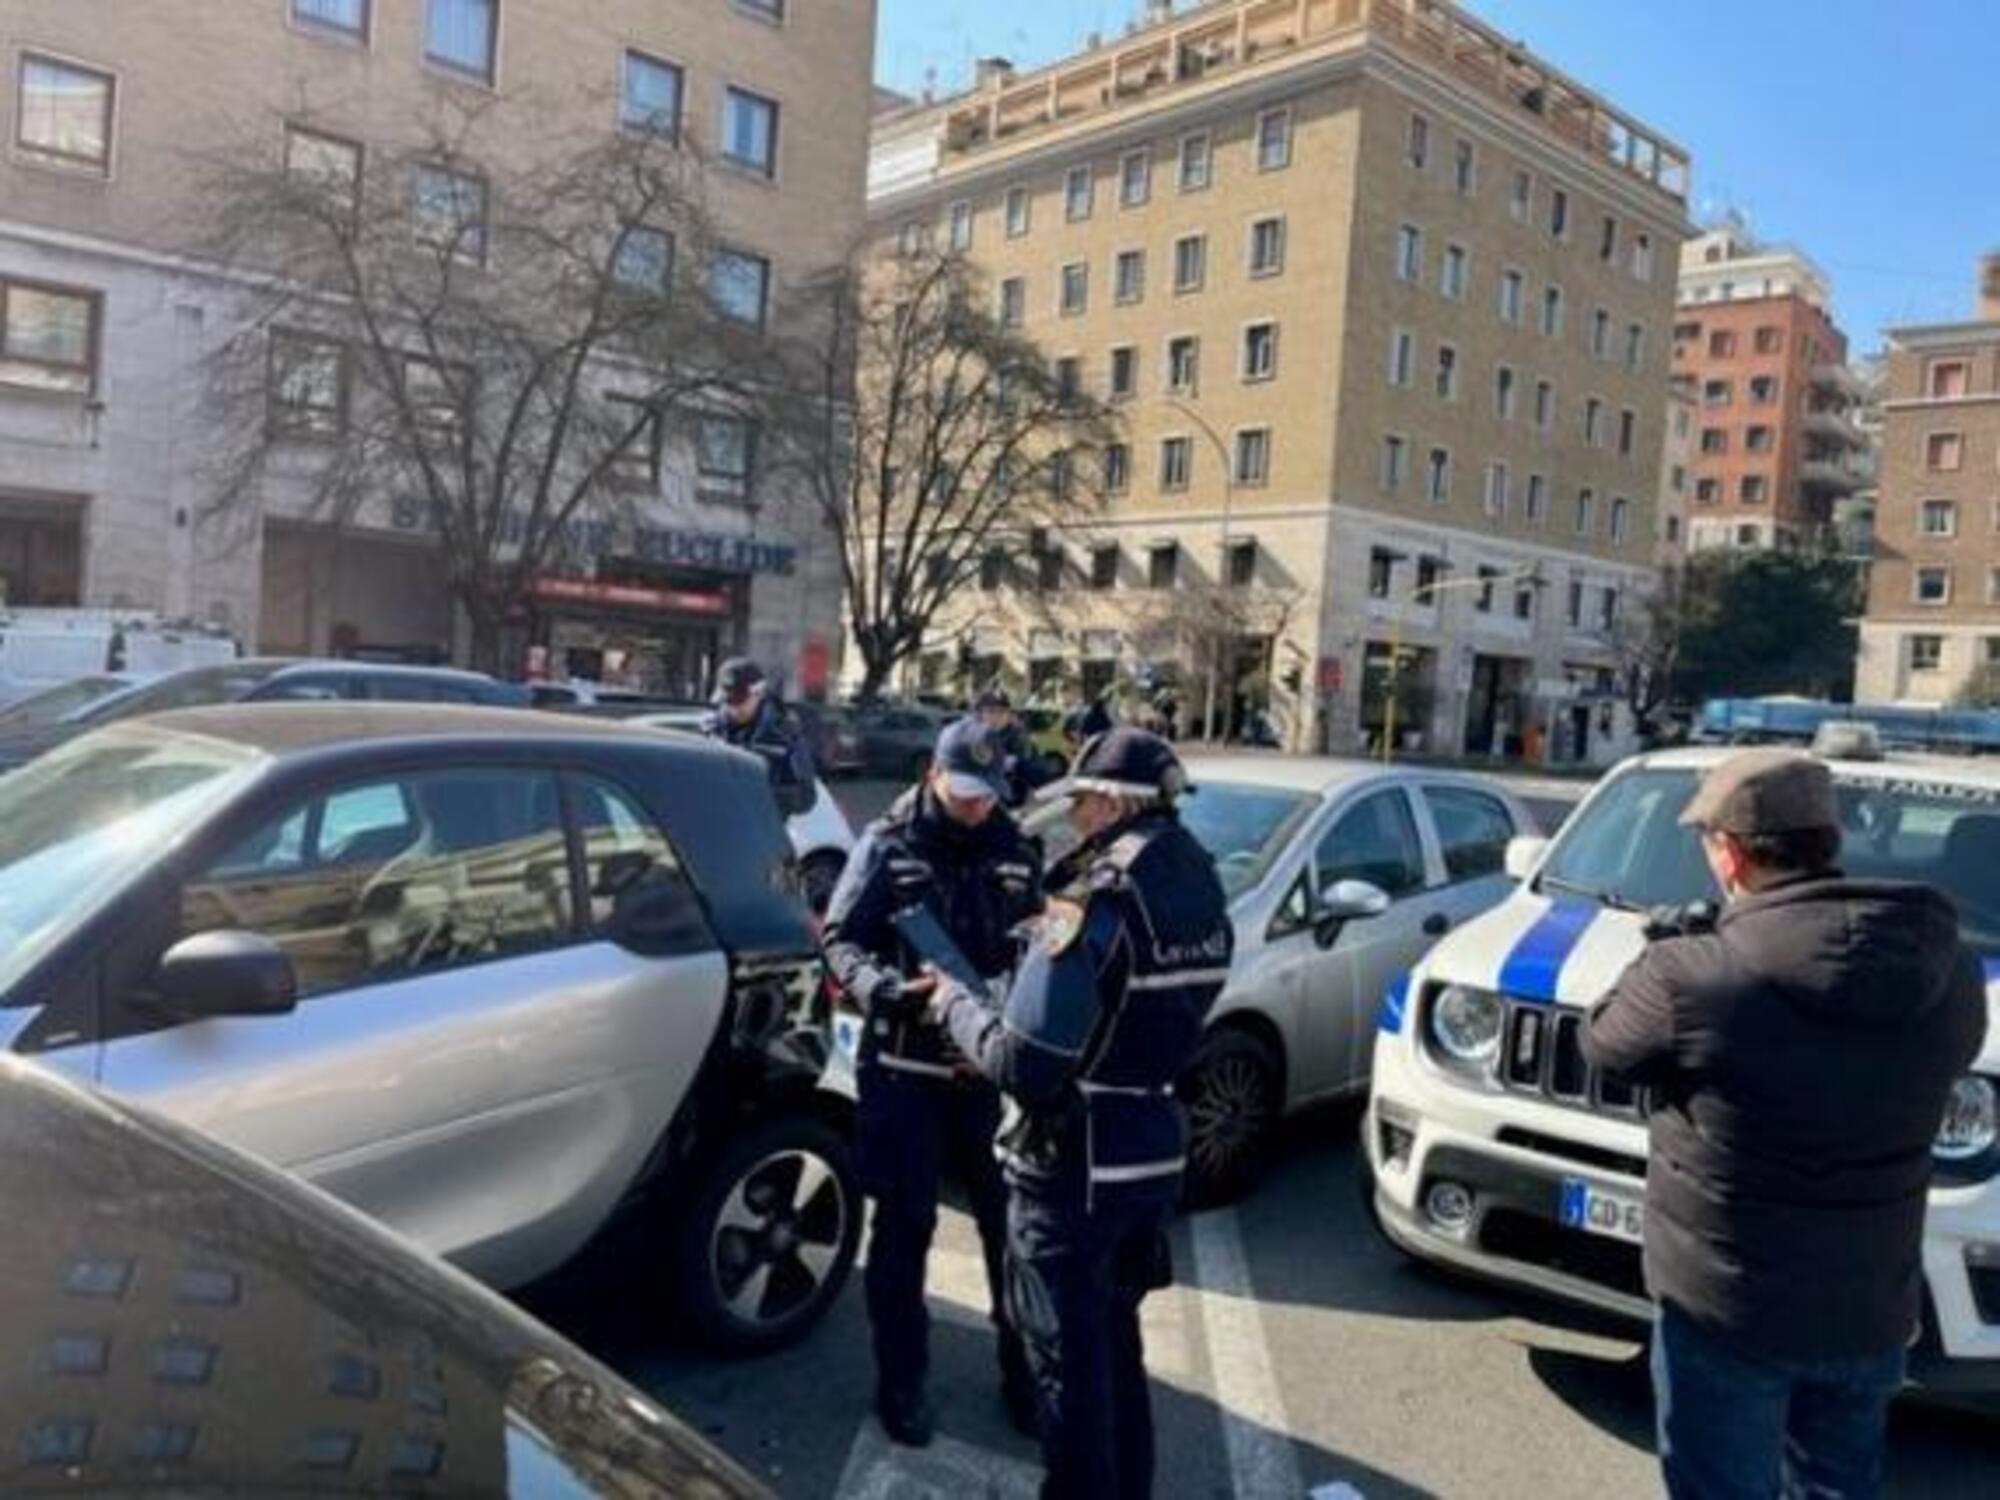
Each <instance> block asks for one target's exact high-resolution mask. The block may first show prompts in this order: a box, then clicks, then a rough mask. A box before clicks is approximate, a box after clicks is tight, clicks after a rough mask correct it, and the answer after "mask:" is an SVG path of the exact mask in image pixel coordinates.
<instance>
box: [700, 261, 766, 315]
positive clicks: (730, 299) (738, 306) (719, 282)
mask: <svg viewBox="0 0 2000 1500" xmlns="http://www.w3.org/2000/svg"><path fill="white" fill-rule="evenodd" d="M708 289H709V296H710V298H711V299H712V300H713V301H714V303H715V305H716V307H717V308H718V309H720V310H721V312H722V313H723V315H724V316H726V317H730V318H734V319H735V320H736V321H737V322H739V323H748V324H750V325H752V326H753V327H757V328H762V327H763V326H764V318H765V314H766V311H767V310H768V308H769V305H770V300H771V263H770V262H769V261H768V260H766V259H764V257H763V256H761V255H751V254H748V253H747V252H745V251H741V250H718V251H716V252H715V258H714V260H713V261H711V262H710V263H709V287H708Z"/></svg>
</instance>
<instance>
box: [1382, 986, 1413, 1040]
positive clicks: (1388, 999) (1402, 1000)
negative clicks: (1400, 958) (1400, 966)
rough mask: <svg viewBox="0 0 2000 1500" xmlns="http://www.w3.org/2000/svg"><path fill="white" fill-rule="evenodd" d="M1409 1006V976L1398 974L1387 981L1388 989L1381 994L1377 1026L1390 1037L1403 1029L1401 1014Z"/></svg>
mask: <svg viewBox="0 0 2000 1500" xmlns="http://www.w3.org/2000/svg"><path fill="white" fill-rule="evenodd" d="M1409 1004H1410V976H1409V975H1408V974H1398V975H1397V976H1396V977H1395V978H1394V979H1392V980H1390V981H1389V988H1388V989H1386V990H1384V991H1383V992H1382V1009H1381V1012H1380V1014H1379V1015H1378V1016H1377V1017H1376V1024H1378V1025H1379V1026H1380V1027H1381V1028H1382V1029H1383V1030H1384V1031H1386V1032H1388V1033H1389V1035H1390V1036H1394V1035H1396V1033H1397V1032H1399V1031H1401V1030H1402V1029H1403V1012H1404V1011H1405V1010H1407V1009H1408V1008H1409Z"/></svg>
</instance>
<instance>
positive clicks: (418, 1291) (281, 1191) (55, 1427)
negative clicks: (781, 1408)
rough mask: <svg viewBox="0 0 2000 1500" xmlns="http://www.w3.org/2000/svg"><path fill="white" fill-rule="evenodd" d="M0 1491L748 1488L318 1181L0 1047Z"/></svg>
mask: <svg viewBox="0 0 2000 1500" xmlns="http://www.w3.org/2000/svg"><path fill="white" fill-rule="evenodd" d="M0 1201H4V1202H5V1203H6V1204H7V1205H8V1209H9V1212H10V1213H11V1214H12V1215H13V1226H14V1227H13V1228H12V1230H10V1232H9V1233H8V1234H7V1235H5V1236H4V1237H0V1317H4V1318H5V1320H6V1327H7V1330H8V1339H9V1342H10V1346H11V1347H12V1348H13V1349H14V1350H15V1351H16V1354H17V1356H18V1357H17V1358H15V1359H12V1360H10V1361H9V1362H8V1363H9V1369H8V1371H7V1372H5V1373H0V1407H4V1410H0V1422H4V1425H5V1427H6V1430H7V1431H8V1432H10V1433H11V1434H13V1435H14V1438H15V1440H14V1441H11V1442H10V1443H9V1444H8V1445H7V1447H6V1450H5V1452H4V1453H0V1491H4V1493H6V1494H8V1495H29V1494H36V1493H44V1492H47V1493H55V1492H58V1491H61V1492H66V1493H75V1492H78V1491H83V1492H91V1493H119V1494H128V1493H140V1492H146V1491H150V1490H155V1489H157V1490H160V1491H162V1492H165V1491H168V1490H170V1491H171V1492H172V1493H175V1494H222V1493H226V1494H276V1493H284V1494H294V1493H305V1492H307V1491H311V1492H312V1493H332V1492H339V1493H355V1494H384V1493H410V1494H426V1495H432V1494H435V1495H444V1494H453V1495H460V1494H466V1495H471V1494H477V1495H503V1496H516V1495H519V1496H527V1495H535V1496H543V1495H548V1496H559V1497H567V1496H578V1497H582V1496H587V1495H595V1494H605V1493H608V1494H638V1493H646V1494H653V1493H666V1494H672V1495H676V1496H686V1497H700V1500H735V1497H748V1496H758V1495H763V1494H765V1493H766V1492H765V1491H764V1490H763V1489H761V1488H760V1487H759V1486H758V1485H757V1483H756V1481H754V1480H753V1479H751V1478H750V1477H749V1476H748V1475H746V1474H744V1473H742V1472H741V1471H740V1470H738V1469H736V1468H735V1467H734V1466H733V1465H732V1464H731V1463H730V1462H729V1461H728V1460H727V1459H725V1458H723V1457H722V1456H721V1455H719V1454H717V1453H716V1452H715V1451H714V1450H713V1449H712V1448H710V1447H709V1446H708V1445H707V1444H706V1443H704V1442H703V1441H702V1440H701V1439H700V1438H698V1437H696V1436H695V1435H694V1434H693V1433H692V1432H690V1431H688V1430H687V1429H686V1428H684V1427H682V1426H681V1425H680V1424H679V1423H677V1422H675V1421H674V1420H673V1419H672V1418H671V1417H669V1416H667V1415H666V1414H665V1413H664V1412H662V1411H660V1410H659V1409H658V1408H657V1407H655V1406H654V1405H653V1404H652V1403H650V1402H649V1401H647V1400H646V1398H645V1397H643V1396H641V1395H639V1394H638V1393H637V1392H636V1391H634V1390H632V1389H631V1388H630V1387H629V1386H626V1385H625V1384H624V1383H623V1382H621V1381H620V1380H619V1379H618V1377H617V1376H615V1375H613V1374H611V1373H610V1372H609V1371H608V1370H605V1369H604V1368H603V1367H602V1366H600V1365H598V1364H597V1363H595V1362H594V1361H593V1360H591V1359H590V1358H589V1356H587V1355H585V1354H583V1353H582V1352H581V1351H579V1350H577V1349H575V1348H574V1347H573V1346H571V1345H569V1344H567V1343H565V1342H564V1341H563V1340H562V1339H560V1338H559V1337H557V1336H556V1335H554V1334H552V1333H550V1332H549V1331H547V1330H546V1329H544V1328H542V1327H541V1326H540V1325H538V1324H536V1323H534V1322H532V1321H531V1320H529V1319H528V1318H527V1317H526V1316H524V1315H523V1314H521V1313H519V1312H518V1311H516V1310H515V1309H514V1308H513V1307H512V1306H511V1305H510V1304H508V1303H507V1302H505V1301H503V1300H501V1299H500V1298H499V1297H497V1296H496V1295H494V1294H492V1293H490V1292H488V1291H486V1290H485V1289H483V1288H481V1287H479V1286H477V1285H476V1284H474V1283H473V1282H472V1281H470V1280H469V1279H467V1278H466V1277H464V1276H461V1275H459V1274H458V1273H457V1272H455V1271H452V1270H451V1269H450V1268H448V1267H446V1266H444V1265H442V1264H441V1263H439V1262H437V1261H435V1260H433V1259H431V1258H430V1257H428V1256H426V1255H424V1254H423V1253H422V1252H420V1251H418V1250H416V1249H414V1248H413V1247H411V1246H409V1245H407V1244H405V1243H404V1242H402V1241H400V1240H398V1239H396V1238H394V1237H393V1236H391V1235H390V1234H389V1233H388V1232H387V1231H385V1230H382V1229H380V1228H379V1227H377V1226H375V1225H374V1224H372V1223H371V1222H370V1221H368V1220H366V1219H364V1218H362V1217H361V1216H360V1215H359V1214H356V1213H354V1212H353V1211H351V1210H349V1209H345V1208H343V1207H341V1206H340V1205H339V1204H337V1203H335V1202H333V1200H332V1199H330V1198H327V1197H326V1196H325V1195H323V1194H320V1193H318V1192H315V1191H314V1190H312V1189H310V1188H307V1187H305V1186H304V1185H303V1184H301V1183H299V1182H297V1181H295V1180H293V1179H291V1178H288V1177H286V1176H284V1175H283V1174H281V1173H278V1172H276V1171H274V1170H272V1169H271V1168H268V1167H265V1166H263V1165H261V1164H259V1163H256V1162H253V1161H251V1160H249V1159H248V1158H246V1157H243V1156H241V1155H239V1154H237V1153H235V1152H233V1151H230V1150H227V1149H225V1148H223V1147H220V1146H217V1145H215V1144H214V1143H212V1142H210V1141H208V1140H206V1139H205V1138H203V1137H200V1136H198V1135H196V1134H194V1133H192V1132H190V1131H187V1130H185V1129H183V1128H182V1127H179V1126H176V1125H172V1124H170V1123H168V1122H165V1121H162V1120H159V1119H157V1118H156V1117H154V1116H152V1115H150V1114H147V1113H145V1112H142V1111H137V1110H133V1109H129V1108H127V1107H125V1106H123V1105H121V1104H118V1103H116V1102H114V1101H111V1100H107V1099H104V1098H102V1097H100V1096H97V1095H94V1094H91V1093H89V1092H88V1091H86V1090H84V1089H82V1088H80V1087H76V1086H74V1085H71V1084H68V1083H65V1082H62V1081H60V1080H57V1079H56V1078H54V1077H53V1076H52V1075H50V1074H48V1073H46V1072H44V1071H42V1070H41V1069H39V1068H37V1067H35V1066H33V1065H31V1064H28V1063H25V1062H23V1061H22V1060H20V1059H16V1058H6V1059H0Z"/></svg>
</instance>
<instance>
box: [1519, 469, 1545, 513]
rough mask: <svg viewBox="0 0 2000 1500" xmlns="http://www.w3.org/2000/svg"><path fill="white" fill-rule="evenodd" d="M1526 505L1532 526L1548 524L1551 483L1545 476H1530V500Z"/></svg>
mask: <svg viewBox="0 0 2000 1500" xmlns="http://www.w3.org/2000/svg"><path fill="white" fill-rule="evenodd" d="M1524 504H1525V507H1526V510H1527V516H1528V524H1529V525H1530V526H1544V525H1546V524H1548V518H1549V481H1548V479H1547V478H1546V477H1545V476H1543V475H1540V474H1530V475H1529V476H1528V498H1527V500H1526V501H1525V502H1524Z"/></svg>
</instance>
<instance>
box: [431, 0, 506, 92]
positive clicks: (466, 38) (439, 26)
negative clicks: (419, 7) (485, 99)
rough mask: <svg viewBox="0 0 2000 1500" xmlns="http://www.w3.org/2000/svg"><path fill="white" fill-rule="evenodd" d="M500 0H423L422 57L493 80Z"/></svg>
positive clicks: (460, 71) (484, 79) (469, 76)
mask: <svg viewBox="0 0 2000 1500" xmlns="http://www.w3.org/2000/svg"><path fill="white" fill-rule="evenodd" d="M499 11H500V0H425V3H424V60H425V61H426V62H430V63H435V64H436V65H437V66H439V67H441V68H449V69H450V70H451V71H452V72H454V73H462V74H464V75H465V76H466V77H468V78H476V79H478V80H479V81H480V82H481V83H491V82H493V71H494V70H493V61H494V57H495V53H496V49H497V47H498V44H499V40H500V37H499V32H500V26H499V21H500V16H499Z"/></svg>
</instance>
